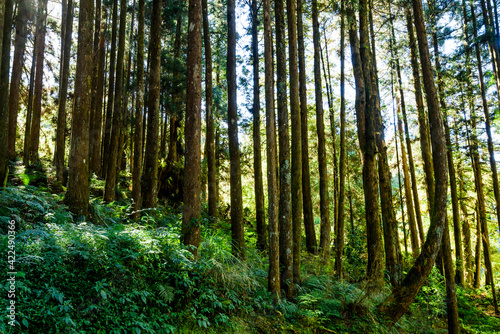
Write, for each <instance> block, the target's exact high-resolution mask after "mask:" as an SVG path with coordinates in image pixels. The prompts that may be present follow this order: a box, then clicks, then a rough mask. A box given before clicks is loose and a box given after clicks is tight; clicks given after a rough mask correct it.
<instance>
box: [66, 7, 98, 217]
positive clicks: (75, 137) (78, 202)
mask: <svg viewBox="0 0 500 334" xmlns="http://www.w3.org/2000/svg"><path fill="white" fill-rule="evenodd" d="M93 23H94V1H93V0H81V1H80V14H79V20H78V50H77V60H76V76H75V106H74V110H73V124H72V127H71V128H72V131H71V146H70V153H69V175H68V188H67V191H66V195H65V198H64V200H65V203H66V204H67V205H68V207H69V209H70V210H71V212H73V213H74V214H75V215H76V217H77V220H80V217H81V216H83V217H85V216H87V213H88V204H89V123H90V98H91V97H90V96H91V94H92V90H91V88H92V87H91V77H92V32H93Z"/></svg>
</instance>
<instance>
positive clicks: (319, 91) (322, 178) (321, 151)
mask: <svg viewBox="0 0 500 334" xmlns="http://www.w3.org/2000/svg"><path fill="white" fill-rule="evenodd" d="M312 24H313V41H314V90H315V100H316V131H317V133H318V167H319V198H320V199H319V200H320V214H321V229H320V237H319V248H320V250H321V253H322V254H323V259H324V260H327V259H328V258H329V257H330V243H331V239H330V238H331V237H330V229H331V225H330V218H329V217H330V201H329V198H328V175H327V169H326V166H327V161H326V143H325V124H324V120H323V86H322V84H321V66H320V60H321V54H320V37H321V36H320V32H319V14H318V2H317V0H313V2H312ZM278 100H279V98H278ZM280 142H281V141H280Z"/></svg>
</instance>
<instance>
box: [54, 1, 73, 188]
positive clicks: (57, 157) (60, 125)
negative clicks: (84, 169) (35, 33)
mask: <svg viewBox="0 0 500 334" xmlns="http://www.w3.org/2000/svg"><path fill="white" fill-rule="evenodd" d="M64 22H65V23H66V27H65V29H64V42H63V43H62V44H63V52H62V59H61V86H60V88H61V90H60V92H59V110H58V113H57V130H56V149H55V152H54V165H55V167H56V178H57V181H60V182H63V178H64V177H63V173H64V166H65V165H64V156H65V153H66V118H67V112H66V101H67V99H68V79H69V63H70V59H71V57H70V56H71V44H72V33H73V0H68V5H67V14H66V18H65V19H64Z"/></svg>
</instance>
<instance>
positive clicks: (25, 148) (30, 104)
mask: <svg viewBox="0 0 500 334" xmlns="http://www.w3.org/2000/svg"><path fill="white" fill-rule="evenodd" d="M37 19H38V18H37ZM37 45H38V41H37V39H36V36H35V42H34V43H33V57H32V60H31V69H30V81H29V88H28V106H27V108H26V126H25V131H24V145H23V151H24V152H23V163H24V165H25V166H28V164H29V155H30V144H31V143H30V139H31V119H32V116H33V92H34V89H35V70H36V52H34V50H36V49H37Z"/></svg>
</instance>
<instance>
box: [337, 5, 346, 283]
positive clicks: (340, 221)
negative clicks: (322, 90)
mask: <svg viewBox="0 0 500 334" xmlns="http://www.w3.org/2000/svg"><path fill="white" fill-rule="evenodd" d="M344 43H345V1H344V0H341V3H340V155H339V204H338V211H337V215H338V216H337V225H335V235H336V239H335V274H336V275H337V276H338V277H342V255H343V253H344V198H345V172H346V170H345V169H346V168H345V167H346V161H345V160H346V157H345V148H346V147H345V146H346V143H345V127H346V113H345V45H344Z"/></svg>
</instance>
